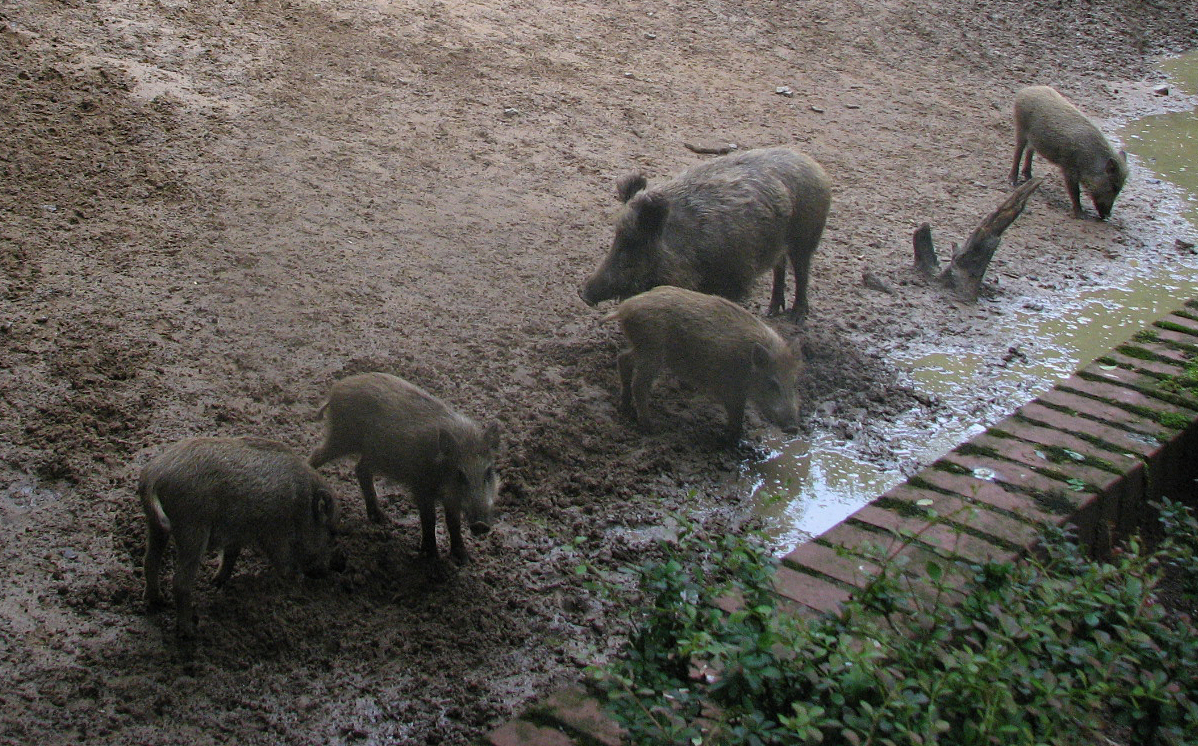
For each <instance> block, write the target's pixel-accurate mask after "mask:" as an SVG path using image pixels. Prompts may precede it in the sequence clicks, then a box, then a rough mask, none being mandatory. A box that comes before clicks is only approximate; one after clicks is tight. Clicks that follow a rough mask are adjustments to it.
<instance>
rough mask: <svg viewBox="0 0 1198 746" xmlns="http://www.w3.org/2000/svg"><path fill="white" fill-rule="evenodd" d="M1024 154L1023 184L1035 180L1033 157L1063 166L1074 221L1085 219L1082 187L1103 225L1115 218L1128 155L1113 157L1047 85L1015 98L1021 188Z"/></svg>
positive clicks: (1014, 171) (1015, 169) (1014, 177)
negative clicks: (1114, 209) (1110, 217)
mask: <svg viewBox="0 0 1198 746" xmlns="http://www.w3.org/2000/svg"><path fill="white" fill-rule="evenodd" d="M1025 151H1026V153H1027V155H1026V157H1025V159H1024V161H1023V178H1024V179H1025V180H1026V179H1030V178H1032V155H1033V154H1034V153H1039V154H1040V155H1042V156H1044V157H1045V158H1046V159H1048V160H1049V161H1050V162H1052V163H1055V164H1056V165H1057V166H1059V167H1060V169H1061V175H1062V176H1064V178H1065V189H1066V191H1067V192H1069V199H1070V201H1071V202H1072V203H1073V217H1075V218H1080V217H1082V204H1081V199H1080V194H1079V189H1078V187H1079V185H1080V186H1084V187H1085V188H1086V193H1087V194H1089V195H1090V199H1091V200H1093V202H1094V209H1095V210H1097V211H1098V215H1099V217H1101V218H1103V219H1104V220H1105V219H1106V218H1107V217H1108V216H1109V215H1110V214H1111V207H1112V206H1113V205H1114V204H1115V198H1116V197H1118V196H1119V190H1120V189H1122V188H1123V182H1124V181H1126V180H1127V155H1126V154H1124V152H1123V151H1122V150H1120V151H1118V152H1115V149H1114V148H1112V147H1111V144H1110V143H1109V142H1107V139H1106V138H1105V137H1103V135H1102V133H1101V132H1099V131H1098V128H1097V127H1095V126H1094V124H1093V123H1092V122H1091V121H1090V120H1089V119H1087V118H1086V116H1085V115H1084V114H1082V113H1081V112H1080V111H1078V110H1077V108H1076V107H1074V105H1073V104H1071V103H1069V101H1067V100H1066V99H1065V97H1064V96H1062V95H1061V94H1059V93H1057V92H1056V91H1055V90H1053V89H1052V88H1049V87H1048V86H1046V85H1038V86H1031V87H1029V88H1024V89H1023V90H1021V91H1020V92H1019V93H1017V94H1016V95H1015V161H1014V162H1013V163H1012V164H1011V184H1012V185H1017V184H1018V183H1019V158H1020V156H1023V154H1024V152H1025Z"/></svg>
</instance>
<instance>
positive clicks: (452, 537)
mask: <svg viewBox="0 0 1198 746" xmlns="http://www.w3.org/2000/svg"><path fill="white" fill-rule="evenodd" d="M444 507H445V527H446V528H448V529H449V556H451V557H453V558H454V559H455V560H457V561H458V562H460V563H462V564H465V563H466V562H469V561H470V558H469V557H468V556H467V555H466V544H465V543H464V542H463V541H462V512H461V511H460V510H459V509H457V508H456V507H450V506H449V505H445V506H444ZM434 520H435V519H434ZM435 551H436V550H435V549H434V552H435Z"/></svg>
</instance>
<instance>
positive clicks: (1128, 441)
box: [998, 400, 1165, 461]
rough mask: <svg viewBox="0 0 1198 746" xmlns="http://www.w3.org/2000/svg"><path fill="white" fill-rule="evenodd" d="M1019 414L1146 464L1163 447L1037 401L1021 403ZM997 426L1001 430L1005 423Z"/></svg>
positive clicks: (1150, 439) (1151, 439)
mask: <svg viewBox="0 0 1198 746" xmlns="http://www.w3.org/2000/svg"><path fill="white" fill-rule="evenodd" d="M1019 414H1020V415H1021V416H1022V417H1026V418H1027V419H1029V420H1032V421H1033V422H1035V423H1038V424H1041V425H1043V426H1045V427H1051V428H1054V429H1056V430H1063V431H1065V432H1071V433H1085V434H1087V435H1089V436H1092V437H1095V438H1098V439H1099V440H1101V441H1102V442H1104V443H1107V444H1109V445H1110V446H1111V447H1112V448H1115V449H1117V450H1120V451H1122V452H1124V453H1130V454H1134V455H1137V456H1139V457H1140V458H1141V459H1144V460H1147V461H1152V460H1154V459H1156V458H1158V457H1159V456H1160V454H1161V451H1162V450H1164V447H1165V446H1164V444H1163V443H1161V442H1160V441H1159V440H1157V439H1156V438H1154V437H1152V436H1149V435H1145V434H1144V433H1141V432H1137V431H1134V430H1125V429H1123V428H1120V427H1114V426H1112V425H1107V424H1104V423H1102V422H1097V421H1096V420H1092V419H1090V418H1088V417H1082V416H1080V415H1075V414H1069V413H1067V412H1062V411H1060V410H1057V409H1050V408H1049V407H1046V406H1044V405H1043V404H1041V403H1040V402H1039V400H1037V401H1033V402H1029V403H1027V404H1024V405H1023V406H1022V407H1020V408H1019ZM998 427H999V429H1003V428H1004V427H1005V421H1004V424H1002V425H999V426H998ZM1096 455H1097V453H1096Z"/></svg>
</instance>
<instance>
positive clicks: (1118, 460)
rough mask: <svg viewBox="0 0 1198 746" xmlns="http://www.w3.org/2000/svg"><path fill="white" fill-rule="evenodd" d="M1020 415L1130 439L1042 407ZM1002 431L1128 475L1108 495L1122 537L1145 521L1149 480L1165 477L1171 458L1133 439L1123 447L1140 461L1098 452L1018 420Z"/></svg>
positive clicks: (1162, 449) (1097, 434) (1127, 455)
mask: <svg viewBox="0 0 1198 746" xmlns="http://www.w3.org/2000/svg"><path fill="white" fill-rule="evenodd" d="M1020 412H1021V413H1028V412H1030V413H1031V414H1033V415H1035V414H1039V415H1041V416H1045V417H1048V418H1049V419H1056V420H1057V421H1058V422H1060V421H1061V420H1063V419H1064V420H1066V421H1069V420H1073V421H1079V422H1078V430H1081V431H1085V432H1088V433H1089V434H1091V435H1093V436H1095V437H1103V436H1107V437H1114V438H1118V437H1120V436H1121V435H1122V436H1126V435H1127V433H1126V432H1125V431H1121V430H1116V429H1114V428H1108V427H1106V426H1104V425H1100V424H1098V423H1096V422H1093V421H1092V420H1083V419H1082V418H1078V417H1069V416H1068V415H1063V414H1062V413H1060V412H1055V411H1054V410H1051V409H1048V408H1046V407H1042V406H1031V405H1029V406H1025V407H1024V408H1023V409H1021V410H1020ZM1054 415H1059V417H1054ZM1000 427H1003V428H1007V430H1008V431H1009V432H1010V433H1011V434H1012V435H1016V436H1019V437H1022V438H1025V439H1028V440H1035V441H1037V442H1039V443H1043V444H1045V445H1056V446H1060V447H1066V448H1071V449H1073V450H1075V451H1077V452H1079V453H1082V454H1084V455H1089V456H1094V457H1096V458H1102V459H1105V460H1107V461H1109V462H1110V463H1111V464H1113V465H1114V466H1116V467H1118V468H1119V469H1121V470H1122V471H1123V474H1124V479H1123V482H1122V484H1120V485H1118V487H1117V489H1115V490H1114V491H1113V492H1110V493H1108V494H1109V495H1110V497H1111V498H1112V499H1115V500H1116V505H1115V509H1114V513H1113V515H1111V517H1110V518H1109V520H1112V521H1114V525H1115V528H1116V529H1117V533H1120V534H1127V533H1130V532H1132V531H1133V530H1134V529H1135V528H1136V527H1137V525H1138V524H1139V522H1140V520H1141V518H1142V517H1143V503H1144V496H1145V495H1147V494H1153V493H1152V492H1151V485H1149V483H1148V480H1149V476H1150V475H1151V476H1152V477H1153V478H1156V479H1157V480H1158V481H1159V477H1160V476H1162V475H1163V472H1162V470H1161V467H1163V466H1164V460H1163V459H1164V457H1165V456H1166V455H1168V449H1166V448H1165V446H1163V445H1161V444H1160V443H1157V442H1156V440H1155V439H1149V438H1143V437H1137V438H1135V439H1131V438H1127V437H1123V438H1122V439H1123V440H1124V443H1123V444H1122V445H1124V446H1126V447H1127V448H1128V449H1129V450H1132V451H1135V452H1138V453H1139V454H1140V458H1136V457H1135V456H1134V455H1133V454H1130V453H1114V452H1111V451H1109V450H1106V449H1102V448H1098V447H1097V446H1094V445H1091V444H1089V443H1088V442H1086V441H1080V442H1077V441H1079V440H1080V439H1078V438H1074V437H1073V436H1071V435H1068V434H1067V433H1062V432H1059V431H1057V430H1053V429H1050V428H1044V427H1039V426H1036V425H1032V424H1029V423H1027V422H1019V421H1018V420H1014V419H1011V420H1005V421H1004V422H1003V423H1002V425H1000ZM1082 443H1085V444H1086V448H1084V449H1083V446H1082V445H1081V444H1082ZM1141 459H1143V460H1141ZM1145 464H1147V466H1146V465H1145Z"/></svg>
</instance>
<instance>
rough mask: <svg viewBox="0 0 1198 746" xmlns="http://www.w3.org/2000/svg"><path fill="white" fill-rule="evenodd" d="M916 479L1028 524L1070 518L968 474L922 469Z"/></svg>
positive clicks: (1021, 495) (1018, 493)
mask: <svg viewBox="0 0 1198 746" xmlns="http://www.w3.org/2000/svg"><path fill="white" fill-rule="evenodd" d="M917 476H918V477H919V478H920V479H922V480H923V481H925V482H927V483H928V484H930V485H932V486H933V487H937V488H939V489H942V490H948V491H950V492H955V493H957V494H958V495H964V496H965V497H968V498H969V499H970V500H975V501H977V502H980V503H984V504H986V505H989V506H991V507H993V508H997V509H998V510H1004V511H1007V512H1008V513H1013V514H1015V515H1018V516H1021V517H1023V518H1024V519H1026V520H1028V521H1032V522H1037V523H1051V524H1053V525H1057V526H1061V525H1064V524H1065V523H1066V522H1067V521H1068V518H1069V515H1067V514H1063V513H1060V514H1058V513H1053V512H1051V511H1049V510H1047V509H1046V508H1041V507H1040V506H1039V505H1038V504H1037V503H1036V498H1034V497H1032V496H1031V495H1027V494H1024V493H1022V492H1018V491H1014V490H1008V489H1006V488H1005V487H1003V486H1002V485H1001V484H999V483H998V482H991V481H989V480H986V479H978V478H977V477H974V476H970V475H968V474H954V473H952V472H949V471H941V470H940V469H924V470H923V471H921V472H920V473H919V474H918V475H917Z"/></svg>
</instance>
